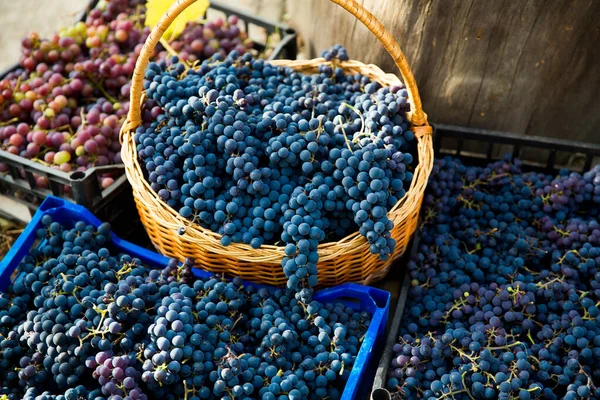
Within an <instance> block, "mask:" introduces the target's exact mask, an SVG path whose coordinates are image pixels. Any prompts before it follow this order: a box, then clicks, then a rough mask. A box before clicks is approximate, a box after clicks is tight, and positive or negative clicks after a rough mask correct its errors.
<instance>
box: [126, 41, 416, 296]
mask: <svg viewBox="0 0 600 400" xmlns="http://www.w3.org/2000/svg"><path fill="white" fill-rule="evenodd" d="M325 56H326V57H325V58H326V60H329V61H325V62H324V64H322V65H320V66H319V68H318V72H317V73H315V74H304V73H300V72H296V71H294V70H292V69H291V68H284V67H277V66H273V65H271V64H269V63H268V62H265V61H263V60H257V59H253V58H252V56H251V55H250V54H244V55H243V56H238V55H237V54H236V53H235V52H233V53H232V54H230V55H229V56H228V57H227V58H223V57H221V56H218V55H217V56H215V57H213V59H211V60H209V61H206V62H203V63H202V64H200V65H199V66H198V67H196V68H193V69H190V68H187V67H186V66H185V65H184V64H182V63H180V62H179V61H178V60H177V59H176V58H174V59H173V60H170V62H164V61H161V62H158V63H151V64H150V66H149V68H148V71H147V72H146V76H145V78H146V80H145V88H146V94H147V97H148V98H150V99H153V100H154V101H156V102H157V104H158V105H159V106H160V107H161V108H162V109H163V110H164V113H163V114H161V115H159V116H158V118H157V120H156V121H155V122H154V123H153V124H151V126H149V127H148V126H146V127H140V128H138V130H137V132H136V134H135V137H134V138H135V142H136V144H137V151H138V155H139V158H140V161H141V163H142V165H143V167H144V171H145V173H146V177H147V179H148V181H149V183H150V186H151V188H152V190H154V191H155V192H156V193H157V195H158V197H159V198H160V199H162V200H163V201H165V202H166V203H167V204H168V205H169V206H171V207H173V208H174V209H176V210H178V211H179V214H180V215H181V216H182V217H184V218H186V219H188V220H189V221H190V222H192V223H195V224H199V225H200V226H202V227H204V228H207V229H211V230H212V231H214V232H218V233H219V234H221V243H222V244H223V245H225V246H227V245H229V244H230V243H232V242H233V243H246V244H249V245H250V246H252V247H253V248H259V247H260V246H261V245H263V244H265V243H267V244H275V243H278V244H279V243H280V244H281V245H283V246H286V251H285V253H286V257H285V258H284V259H283V260H282V268H283V270H284V272H285V274H286V276H287V277H288V279H289V281H288V284H287V287H288V289H289V290H291V291H293V292H294V293H295V294H296V295H297V297H298V298H299V299H302V300H303V301H304V302H309V301H310V298H311V297H310V296H311V293H312V290H313V288H314V286H315V285H316V284H317V269H316V265H317V262H318V245H319V243H322V242H323V241H325V240H337V239H339V238H341V237H344V236H346V235H348V234H350V233H352V232H354V231H356V230H357V228H358V230H359V231H360V233H361V235H363V236H364V237H365V238H366V239H367V240H368V242H369V245H370V251H371V252H372V253H373V254H377V255H379V257H380V258H381V259H382V260H387V259H389V257H390V256H391V254H392V252H393V250H394V247H395V244H396V243H395V241H394V239H393V238H392V237H391V231H392V229H393V227H394V224H393V222H392V221H391V220H390V219H388V217H387V215H388V211H389V210H390V209H392V207H394V206H395V205H396V204H397V203H398V201H399V200H400V199H402V198H403V197H404V195H405V194H406V190H407V188H408V186H409V185H410V182H411V180H412V176H413V173H412V168H413V167H412V166H411V165H412V164H413V161H414V159H413V155H412V154H414V153H415V150H416V146H415V142H416V141H415V140H414V139H415V135H414V133H413V132H412V131H411V130H410V129H409V124H408V121H407V120H406V112H407V111H408V110H409V104H408V95H407V91H406V90H405V89H404V88H403V87H401V86H392V87H382V86H381V85H380V84H379V83H377V82H373V81H371V80H370V79H369V78H368V77H367V76H363V75H361V74H351V75H345V74H344V71H343V70H342V69H341V68H340V67H339V66H337V64H336V62H337V61H344V60H347V58H348V57H347V55H346V51H345V49H343V48H342V47H340V46H336V47H334V48H332V49H331V50H330V51H329V52H328V53H327V54H326V55H325ZM352 221H354V223H352ZM178 233H179V234H180V235H185V234H186V229H185V227H181V228H180V229H179V231H178Z"/></svg>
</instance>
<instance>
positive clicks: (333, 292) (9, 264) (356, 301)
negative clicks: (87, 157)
mask: <svg viewBox="0 0 600 400" xmlns="http://www.w3.org/2000/svg"><path fill="white" fill-rule="evenodd" d="M44 215H50V216H52V220H53V221H56V222H60V223H61V224H63V225H65V226H67V227H70V226H72V225H73V223H74V222H75V221H84V222H86V223H87V224H90V225H93V226H96V227H97V226H99V225H100V224H101V223H102V222H101V221H100V220H98V218H96V217H95V216H94V215H93V214H92V213H91V212H89V211H88V210H87V209H85V208H84V207H82V206H80V205H77V204H73V203H71V202H69V201H66V200H63V199H60V198H58V197H53V196H49V197H47V198H46V200H44V202H43V203H42V204H41V205H40V207H39V208H38V210H37V212H36V213H35V215H34V216H33V218H32V220H31V222H30V223H29V224H28V225H27V227H26V228H25V230H24V231H23V233H22V234H21V235H20V236H19V238H18V239H17V240H16V242H15V243H14V244H13V246H12V247H11V249H10V250H9V252H8V254H7V255H6V257H4V259H3V260H2V261H1V262H0V290H5V289H6V288H7V287H8V285H9V283H10V281H11V279H12V278H13V274H14V271H15V270H16V268H17V267H18V265H19V263H20V262H21V260H22V259H23V258H24V257H25V256H26V255H27V254H28V253H29V250H30V249H31V248H32V246H34V244H35V243H36V240H37V238H36V230H37V229H38V228H39V227H40V226H41V220H42V217H43V216H44ZM110 247H111V248H112V249H114V250H117V251H119V252H123V253H127V254H129V255H131V256H134V257H137V258H139V259H140V260H142V262H143V263H144V264H145V265H147V266H148V267H151V268H159V267H160V268H162V267H164V266H165V265H167V262H168V260H169V259H168V258H166V257H164V256H162V255H160V254H158V253H155V252H153V251H150V250H147V249H144V248H143V247H140V246H137V245H135V244H133V243H130V242H127V241H125V240H122V239H120V238H119V237H117V236H116V235H114V234H112V244H111V245H110ZM194 274H195V275H196V276H198V277H200V278H208V277H211V276H212V275H213V274H212V273H210V272H207V271H203V270H201V269H194ZM245 284H246V285H251V286H255V287H265V286H263V285H257V284H254V283H249V282H245ZM314 299H315V300H318V301H320V302H342V303H345V304H348V305H350V306H352V307H353V308H355V309H360V310H361V311H368V312H370V313H371V314H372V315H373V319H372V321H371V325H370V326H369V329H368V331H367V333H366V335H365V336H364V339H363V342H362V345H361V347H360V350H359V352H358V355H357V357H356V361H355V363H354V368H353V369H352V371H351V373H350V377H349V379H348V382H347V383H346V387H345V388H344V392H343V393H342V399H344V400H353V399H363V398H366V396H367V394H368V392H369V390H370V387H371V384H372V382H373V376H374V373H375V365H376V363H377V360H376V359H375V358H376V357H375V355H377V354H378V350H379V348H380V347H381V344H382V341H383V339H384V334H385V327H386V323H387V319H388V311H389V306H390V293H388V292H386V291H383V290H380V289H376V288H372V287H368V286H363V285H358V284H355V283H346V284H343V285H338V286H335V287H332V288H328V289H322V290H319V291H317V292H316V293H315V295H314Z"/></svg>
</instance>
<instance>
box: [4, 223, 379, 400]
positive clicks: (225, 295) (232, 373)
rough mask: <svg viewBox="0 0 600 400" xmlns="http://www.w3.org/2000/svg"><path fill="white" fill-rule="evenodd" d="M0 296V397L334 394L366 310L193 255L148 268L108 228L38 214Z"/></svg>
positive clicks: (110, 399)
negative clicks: (302, 297) (261, 282)
mask: <svg viewBox="0 0 600 400" xmlns="http://www.w3.org/2000/svg"><path fill="white" fill-rule="evenodd" d="M37 237H38V239H39V240H40V243H41V244H40V245H39V246H38V247H37V248H35V249H33V250H32V251H31V252H30V253H29V254H28V255H27V256H26V257H25V258H24V259H23V261H22V262H21V263H20V265H19V267H18V269H17V274H16V276H17V279H16V280H15V281H14V282H12V283H11V284H10V285H9V287H8V288H7V290H6V291H4V292H3V293H2V294H1V295H0V334H1V336H0V348H1V354H2V358H1V359H0V383H1V385H0V387H1V388H0V396H1V397H2V398H3V399H9V400H13V399H14V400H17V399H31V400H41V399H57V400H58V399H61V400H63V399H64V400H71V399H88V400H97V399H107V400H118V399H126V400H145V399H179V398H187V399H267V400H273V399H283V398H285V399H290V400H294V399H296V400H300V399H322V398H330V399H340V398H341V393H342V392H343V390H344V386H345V382H346V381H347V379H348V377H349V375H350V371H351V370H352V368H353V366H354V362H355V359H356V356H357V354H358V351H359V348H360V346H361V341H362V338H363V336H364V335H365V333H366V331H367V330H368V328H369V324H370V319H371V315H370V314H369V313H367V312H360V311H356V310H353V309H351V308H349V307H347V306H345V305H343V304H341V303H335V304H333V303H320V302H317V301H311V302H310V303H309V304H304V303H302V302H300V301H298V300H296V299H295V298H294V297H293V296H288V295H286V294H285V293H284V291H283V290H281V289H279V290H275V289H256V288H255V287H253V286H245V285H244V284H243V282H242V281H241V280H240V279H239V278H233V279H225V278H224V277H212V278H204V279H196V277H195V275H194V274H193V273H192V270H191V268H192V266H193V262H192V260H189V259H187V260H185V262H184V263H183V264H179V263H178V262H177V261H175V260H171V261H169V263H168V264H167V265H166V266H164V268H163V269H149V268H147V267H145V266H144V265H143V264H142V262H141V260H139V259H137V258H135V257H131V256H129V255H127V254H117V253H116V252H114V251H112V250H110V248H111V235H110V226H109V225H108V224H102V225H100V226H99V227H98V228H94V227H93V226H91V225H87V224H86V223H84V222H81V221H79V222H75V221H73V226H72V227H71V226H70V227H67V226H64V225H62V224H61V223H59V222H56V221H53V220H52V218H51V216H49V215H46V216H44V217H43V219H42V225H41V227H40V228H39V229H38V231H37Z"/></svg>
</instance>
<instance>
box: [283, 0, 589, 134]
mask: <svg viewBox="0 0 600 400" xmlns="http://www.w3.org/2000/svg"><path fill="white" fill-rule="evenodd" d="M287 3H288V15H289V16H290V24H292V25H294V27H295V28H296V29H298V30H299V31H300V33H301V35H302V36H303V38H304V40H305V41H306V43H307V51H308V53H309V54H308V56H309V57H314V56H317V55H318V53H320V51H321V50H322V49H325V48H327V47H329V46H331V45H333V44H335V43H340V44H342V45H344V46H345V47H346V48H347V49H348V52H349V55H350V57H351V58H355V59H358V60H361V61H364V62H367V63H375V64H377V65H379V66H380V67H382V68H383V69H384V70H386V71H394V64H393V62H392V60H391V58H390V57H389V56H388V55H387V53H385V50H384V49H383V48H382V47H381V45H379V44H378V42H377V40H376V38H375V37H374V36H373V35H372V34H371V33H370V32H368V31H367V29H366V28H365V27H364V26H363V25H362V24H361V23H360V22H357V21H356V20H353V17H352V16H350V15H349V14H348V13H347V12H346V11H344V10H343V9H341V8H340V7H339V6H337V5H335V4H333V3H330V2H329V1H326V0H288V1H287ZM362 4H363V5H364V6H365V7H366V8H367V9H368V10H370V11H371V12H372V13H373V14H374V15H375V16H376V17H377V18H379V19H380V21H381V22H383V24H384V25H385V26H386V27H387V28H388V29H389V30H390V31H392V33H393V34H394V36H395V37H396V38H397V40H398V42H399V44H400V45H401V47H402V49H403V50H404V52H405V54H406V56H407V58H408V60H409V62H410V63H411V66H412V68H413V71H414V73H415V75H416V79H417V83H418V84H419V89H420V92H421V96H422V97H423V99H424V108H425V111H426V113H427V114H428V115H429V119H430V121H433V122H441V123H448V124H456V125H464V126H472V127H478V128H486V129H497V130H505V131H510V132H516V133H523V134H531V135H541V136H551V137H559V138H564V139H573V140H585V141H590V142H595V143H600V0H362Z"/></svg>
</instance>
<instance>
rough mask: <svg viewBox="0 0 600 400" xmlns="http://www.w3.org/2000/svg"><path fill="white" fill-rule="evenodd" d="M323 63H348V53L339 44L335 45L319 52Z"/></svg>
mask: <svg viewBox="0 0 600 400" xmlns="http://www.w3.org/2000/svg"><path fill="white" fill-rule="evenodd" d="M321 57H323V58H324V59H325V61H348V60H349V58H348V53H347V51H346V49H345V48H344V47H343V46H342V45H341V44H335V45H333V46H332V47H331V48H330V49H327V50H324V51H323V52H321Z"/></svg>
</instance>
